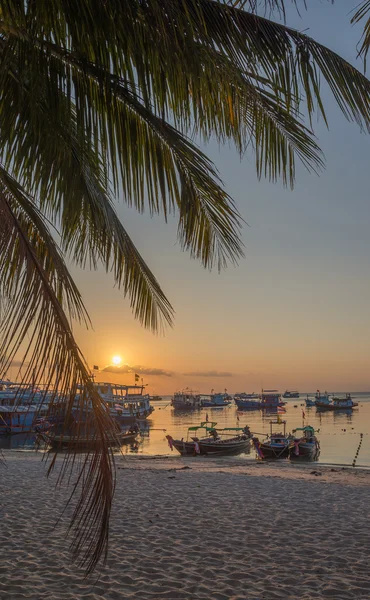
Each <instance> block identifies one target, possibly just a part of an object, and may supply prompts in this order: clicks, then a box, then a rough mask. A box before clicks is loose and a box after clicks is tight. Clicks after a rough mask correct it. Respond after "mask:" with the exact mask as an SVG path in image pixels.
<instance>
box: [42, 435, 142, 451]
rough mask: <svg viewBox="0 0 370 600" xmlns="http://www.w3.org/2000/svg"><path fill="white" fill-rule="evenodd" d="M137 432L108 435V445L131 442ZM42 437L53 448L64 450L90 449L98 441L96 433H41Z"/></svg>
mask: <svg viewBox="0 0 370 600" xmlns="http://www.w3.org/2000/svg"><path fill="white" fill-rule="evenodd" d="M137 436H138V433H136V432H132V433H131V432H117V434H116V435H114V436H109V437H108V445H109V446H110V447H117V448H118V447H119V446H122V445H123V444H132V443H134V442H135V440H136V438H137ZM43 439H44V440H45V441H46V442H47V443H48V445H49V446H51V448H52V449H53V450H66V449H68V448H73V449H76V450H90V449H93V448H95V447H96V446H97V445H98V443H99V438H98V437H97V435H96V434H94V433H90V435H87V434H86V433H82V435H77V434H76V433H75V434H70V435H67V434H63V433H61V434H55V435H53V434H49V435H47V434H43Z"/></svg>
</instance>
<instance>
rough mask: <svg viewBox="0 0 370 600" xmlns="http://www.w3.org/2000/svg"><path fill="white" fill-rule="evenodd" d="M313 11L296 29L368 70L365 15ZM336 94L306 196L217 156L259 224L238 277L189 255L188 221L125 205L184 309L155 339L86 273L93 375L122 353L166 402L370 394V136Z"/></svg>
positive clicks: (229, 185) (116, 295)
mask: <svg viewBox="0 0 370 600" xmlns="http://www.w3.org/2000/svg"><path fill="white" fill-rule="evenodd" d="M310 4H311V5H315V6H314V8H312V9H311V8H310V10H309V11H308V12H307V13H304V12H303V18H302V19H300V18H299V17H298V16H297V15H296V13H294V12H292V13H291V14H290V15H289V17H288V22H289V24H290V25H292V26H296V27H297V28H300V29H304V30H305V31H306V32H307V33H308V34H309V35H311V36H313V37H315V38H316V39H317V40H319V41H321V42H323V43H325V44H326V45H328V46H330V47H331V48H333V49H335V50H336V51H338V52H339V53H340V54H342V55H344V56H345V57H346V58H347V59H349V60H350V61H352V62H355V59H356V43H357V41H358V39H359V36H360V30H359V28H356V29H354V28H352V27H351V26H350V24H349V20H350V14H349V13H348V4H351V3H348V2H347V1H344V0H342V1H338V2H336V3H335V5H334V6H332V5H331V4H330V3H329V2H328V3H325V2H311V3H310ZM358 67H359V68H361V63H360V62H359V61H358ZM324 96H325V100H326V102H325V104H326V108H327V112H328V114H329V124H330V130H329V131H327V130H326V128H325V126H324V124H323V123H322V122H320V123H318V124H317V126H316V133H317V135H318V138H319V143H320V145H321V148H322V149H323V151H324V153H325V157H326V170H325V171H324V172H323V173H322V174H321V175H320V177H317V176H316V175H314V174H309V173H307V172H306V171H305V170H304V169H303V168H302V167H300V166H298V170H297V182H296V187H295V189H294V191H293V192H292V191H290V190H286V189H284V188H283V186H282V185H281V184H272V183H269V182H266V181H261V182H258V181H257V178H256V174H255V167H254V157H253V154H252V152H250V153H247V155H246V156H245V157H244V159H243V160H242V162H240V159H239V157H238V155H237V153H236V152H235V151H234V150H233V149H229V148H228V147H223V148H220V149H219V148H218V147H217V146H216V145H214V144H210V145H209V146H208V147H207V148H206V151H207V153H208V155H209V156H210V157H211V158H212V159H213V160H214V162H215V163H216V165H217V167H218V168H219V171H220V174H221V177H222V179H223V181H224V183H225V186H226V189H227V191H228V192H229V194H230V195H231V196H232V197H233V198H234V200H235V201H236V203H237V206H238V208H239V210H240V212H241V214H242V216H243V217H244V219H245V220H246V221H247V223H248V224H249V227H248V226H245V228H244V230H243V242H244V245H245V255H246V256H245V259H243V260H241V262H240V264H239V266H238V267H237V268H235V267H233V266H230V267H229V268H228V269H227V270H226V271H224V272H222V273H221V274H218V273H217V272H216V271H214V272H212V273H209V272H207V271H205V270H204V269H203V268H202V267H201V266H200V264H198V263H197V262H195V261H193V260H191V259H190V258H189V255H187V254H184V253H182V252H181V250H180V248H179V246H178V244H177V242H176V220H175V219H170V222H169V223H168V224H167V225H166V224H164V223H163V219H162V218H159V217H158V218H150V216H149V215H148V214H146V215H144V216H142V215H138V214H136V213H135V211H134V210H133V209H129V208H127V207H126V206H125V205H124V203H123V202H122V199H120V200H119V202H118V212H119V215H120V217H121V218H122V220H123V222H124V224H125V226H126V228H127V229H128V231H129V232H130V234H131V236H132V238H133V240H134V242H135V243H136V245H137V247H138V249H139V250H140V251H141V253H142V255H143V256H144V258H145V259H146V261H147V262H148V264H149V266H150V267H151V268H152V270H153V272H154V273H155V275H156V276H157V278H158V279H159V281H160V283H161V285H162V287H163V289H164V291H165V292H166V294H167V296H168V297H169V299H170V301H171V303H172V304H173V306H174V308H175V310H176V318H175V326H174V328H173V329H172V330H171V329H167V331H166V332H165V335H164V336H155V335H153V334H152V333H150V332H148V331H145V330H144V329H143V328H141V326H140V325H139V324H138V323H137V322H135V320H134V318H133V316H132V314H131V311H130V307H129V305H128V302H127V301H126V300H125V299H124V298H123V296H122V293H120V292H119V291H118V290H117V289H115V288H114V287H113V281H112V278H111V277H110V276H109V275H106V274H105V273H104V272H103V269H101V271H100V272H98V273H97V272H94V273H88V272H82V271H79V270H77V269H73V274H74V276H75V279H76V281H77V283H78V285H79V288H80V290H81V291H82V293H83V296H84V299H85V302H86V306H87V308H88V310H89V313H90V316H91V318H92V321H93V325H94V330H93V331H90V332H86V331H84V330H82V329H81V328H77V329H76V333H77V339H78V341H79V342H80V344H81V347H82V349H83V351H84V352H85V355H86V358H87V360H88V362H89V365H94V364H95V365H98V366H99V368H100V369H101V370H102V369H103V368H104V367H105V366H107V365H109V364H110V363H111V360H112V357H113V356H114V355H119V356H121V357H122V359H123V363H124V364H125V365H128V367H125V368H124V369H123V371H128V370H130V369H133V371H136V372H139V371H140V369H141V372H143V377H144V381H145V382H146V383H148V384H150V387H149V391H150V392H151V393H162V394H170V393H173V392H174V391H175V390H176V389H179V388H182V387H185V386H189V387H191V388H193V389H197V390H200V391H202V392H204V393H207V392H209V391H210V389H211V388H214V389H216V390H222V389H224V388H227V389H228V390H229V391H230V392H236V391H250V392H252V391H257V390H259V389H260V388H261V387H262V386H263V387H265V388H275V387H276V388H279V389H281V390H284V389H285V388H288V389H289V388H290V389H292V388H298V389H300V390H301V391H311V390H316V389H317V388H319V389H328V390H329V391H340V390H343V391H346V390H353V391H355V390H361V389H362V390H367V389H370V377H369V358H370V356H369V353H370V277H369V276H370V236H369V223H370V201H369V188H370V163H369V156H370V152H369V151H370V136H369V135H365V134H362V133H361V132H360V130H359V128H358V127H357V126H356V125H355V124H352V123H348V122H347V121H346V120H345V119H344V117H342V115H341V113H340V111H339V109H338V108H337V107H336V105H335V103H334V101H333V100H332V98H331V97H330V94H329V93H325V95H324ZM97 379H98V380H113V381H117V382H121V383H133V379H134V378H133V375H132V373H131V374H130V373H127V372H124V373H122V374H120V375H113V374H111V373H108V372H104V373H98V376H97Z"/></svg>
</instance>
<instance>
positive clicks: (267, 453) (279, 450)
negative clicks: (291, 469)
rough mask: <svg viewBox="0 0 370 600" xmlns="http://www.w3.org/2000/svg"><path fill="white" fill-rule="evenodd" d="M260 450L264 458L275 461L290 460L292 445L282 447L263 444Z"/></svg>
mask: <svg viewBox="0 0 370 600" xmlns="http://www.w3.org/2000/svg"><path fill="white" fill-rule="evenodd" d="M260 450H261V452H262V454H263V456H262V458H274V459H278V458H288V456H289V451H290V445H289V444H287V445H284V446H280V445H270V444H266V443H261V444H260Z"/></svg>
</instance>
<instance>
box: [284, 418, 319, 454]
mask: <svg viewBox="0 0 370 600" xmlns="http://www.w3.org/2000/svg"><path fill="white" fill-rule="evenodd" d="M297 431H301V432H302V435H301V437H295V438H293V440H292V443H291V447H290V451H289V456H290V458H291V459H295V458H300V457H301V458H302V457H305V458H307V459H310V460H315V459H317V458H318V455H319V452H320V443H319V440H318V439H317V437H316V435H315V430H314V428H313V427H311V426H310V425H307V426H306V427H297V429H293V434H295V433H296V432H297Z"/></svg>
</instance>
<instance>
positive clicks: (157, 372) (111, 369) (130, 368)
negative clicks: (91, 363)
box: [102, 365, 172, 377]
mask: <svg viewBox="0 0 370 600" xmlns="http://www.w3.org/2000/svg"><path fill="white" fill-rule="evenodd" d="M102 371H103V372H104V373H115V374H116V375H125V374H126V373H137V374H138V375H153V376H164V377H171V376H172V372H171V371H166V370H165V369H156V368H151V367H143V366H142V365H119V366H118V367H117V366H116V365H107V366H106V367H104V369H102Z"/></svg>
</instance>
